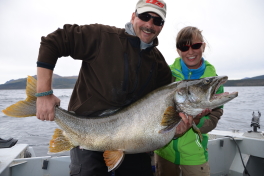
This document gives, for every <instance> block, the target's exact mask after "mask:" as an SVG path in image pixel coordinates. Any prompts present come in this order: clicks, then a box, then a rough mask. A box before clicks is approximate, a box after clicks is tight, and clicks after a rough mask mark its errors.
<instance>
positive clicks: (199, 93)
mask: <svg viewBox="0 0 264 176" xmlns="http://www.w3.org/2000/svg"><path fill="white" fill-rule="evenodd" d="M226 80H227V77H226V76H222V77H220V76H218V77H210V78H203V79H199V80H188V81H179V82H174V83H171V84H168V85H166V86H163V87H160V88H158V89H156V90H154V91H152V92H151V93H149V94H147V95H146V96H144V97H143V98H141V99H139V100H138V101H136V102H135V103H133V104H131V105H129V106H127V107H124V108H123V109H121V110H119V111H117V112H116V113H115V114H112V115H109V116H106V117H89V118H88V117H82V116H77V115H76V114H74V113H71V112H68V111H66V110H64V109H62V108H60V107H56V108H55V122H56V123H57V124H58V126H59V127H60V128H61V129H62V130H61V129H56V130H55V132H54V135H53V138H52V140H51V141H50V146H49V152H50V153H57V152H62V151H67V150H70V149H71V148H73V147H75V146H81V147H82V148H84V149H87V150H94V151H103V152H104V154H103V156H104V160H105V163H106V165H107V166H108V170H109V171H111V170H113V169H116V168H117V167H118V166H119V165H120V164H121V163H122V160H123V158H124V156H125V154H133V153H142V152H148V151H153V150H156V149H158V148H161V147H163V146H165V145H166V144H168V143H169V142H170V141H171V140H172V138H173V137H174V135H175V130H176V126H177V125H178V124H179V122H180V121H181V118H180V117H179V116H178V112H177V111H181V112H184V113H186V114H187V115H193V116H195V115H197V114H199V113H201V112H202V111H203V110H204V109H206V108H210V109H213V108H216V107H219V106H221V105H223V104H224V103H226V102H228V101H230V100H232V99H233V98H235V97H237V95H238V93H237V92H235V93H231V94H229V93H223V94H220V95H218V96H215V92H216V90H217V88H218V87H219V86H220V85H221V84H223V83H224V82H226ZM35 93H36V79H35V78H33V77H30V76H29V77H28V78H27V87H26V94H27V98H26V99H25V100H24V101H19V102H17V103H15V104H13V105H11V106H9V107H7V108H6V109H4V110H3V113H4V114H6V115H8V116H13V117H28V116H35V115H36V97H35Z"/></svg>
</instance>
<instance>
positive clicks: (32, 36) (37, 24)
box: [0, 0, 264, 84]
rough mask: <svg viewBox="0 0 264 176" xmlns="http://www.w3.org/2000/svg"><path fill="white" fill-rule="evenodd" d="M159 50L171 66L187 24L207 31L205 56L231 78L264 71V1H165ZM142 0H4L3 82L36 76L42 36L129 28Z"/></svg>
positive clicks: (65, 61)
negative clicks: (75, 29) (91, 27)
mask: <svg viewBox="0 0 264 176" xmlns="http://www.w3.org/2000/svg"><path fill="white" fill-rule="evenodd" d="M165 2H166V3H167V17H166V22H165V25H164V27H163V29H162V31H161V33H160V35H159V36H158V39H159V46H158V49H159V50H160V51H161V52H162V54H163V56H164V58H165V59H166V61H167V63H168V64H169V65H170V64H172V63H173V62H174V59H175V58H176V57H178V53H177V52H176V47H175V43H176V42H175V38H176V36H177V33H178V32H179V30H180V29H182V28H183V27H185V26H195V27H198V28H199V29H200V30H202V31H203V32H202V34H203V36H204V38H205V42H206V44H207V47H206V49H205V52H204V55H203V57H204V58H205V59H206V60H208V61H209V62H210V63H211V64H213V65H214V66H215V68H216V70H217V74H218V75H226V76H228V77H229V79H230V80H234V79H243V78H245V77H254V76H259V75H264V56H263V54H262V51H264V46H262V44H263V42H264V20H263V17H264V1H263V0H184V1H183V0H166V1H165ZM136 3H137V0H114V1H109V0H100V1H99V0H98V1H90V0H74V1H73V0H23V1H20V0H0V84H4V83H5V82H6V81H9V80H11V79H19V78H25V77H27V76H28V75H36V71H37V68H36V61H37V57H38V51H39V46H40V40H41V37H42V36H46V35H48V34H49V33H51V32H53V31H55V30H56V29H58V28H62V27H63V25H64V24H79V25H85V24H93V23H100V24H105V25H110V26H116V27H119V28H124V26H125V24H126V23H127V22H129V21H130V19H131V16H132V13H133V12H134V11H135V6H136ZM80 65H81V61H77V60H74V59H72V58H71V57H63V58H60V59H59V60H58V62H57V65H56V67H55V69H54V73H55V74H58V75H60V76H73V75H78V72H79V69H80Z"/></svg>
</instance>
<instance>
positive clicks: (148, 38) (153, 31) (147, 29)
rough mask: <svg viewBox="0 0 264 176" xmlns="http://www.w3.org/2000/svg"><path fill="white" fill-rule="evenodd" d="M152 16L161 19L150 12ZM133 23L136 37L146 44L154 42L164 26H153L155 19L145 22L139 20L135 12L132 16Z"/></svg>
mask: <svg viewBox="0 0 264 176" xmlns="http://www.w3.org/2000/svg"><path fill="white" fill-rule="evenodd" d="M148 13H149V14H150V15H152V16H156V17H159V15H157V14H156V13H152V12H148ZM131 23H132V24H133V28H134V31H135V33H136V35H137V36H138V37H139V38H140V40H142V41H143V42H145V43H150V42H152V41H153V40H154V39H155V38H156V37H157V36H158V35H159V33H160V31H161V29H162V27H163V26H156V25H154V24H153V19H152V18H151V19H150V20H149V21H147V22H145V21H142V20H141V19H139V18H138V17H137V16H136V13H135V12H134V13H133V14H132V19H131Z"/></svg>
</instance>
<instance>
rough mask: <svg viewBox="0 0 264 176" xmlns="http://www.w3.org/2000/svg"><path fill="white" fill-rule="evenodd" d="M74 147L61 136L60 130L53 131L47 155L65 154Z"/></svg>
mask: <svg viewBox="0 0 264 176" xmlns="http://www.w3.org/2000/svg"><path fill="white" fill-rule="evenodd" d="M73 147H74V146H73V145H72V143H71V142H70V140H69V139H68V138H67V137H66V136H65V135H64V134H63V131H62V130H61V129H58V128H57V129H55V131H54V134H53V136H52V139H51V140H50V143H49V153H58V152H65V151H68V150H70V149H72V148H73Z"/></svg>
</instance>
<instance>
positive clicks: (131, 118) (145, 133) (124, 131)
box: [55, 84, 176, 153]
mask: <svg viewBox="0 0 264 176" xmlns="http://www.w3.org/2000/svg"><path fill="white" fill-rule="evenodd" d="M170 86H171V88H168V87H166V88H162V89H158V90H156V91H154V92H152V93H151V94H150V95H148V96H145V97H144V98H142V99H141V100H139V101H137V102H135V103H134V104H132V105H131V106H129V107H127V108H124V109H123V110H120V111H119V112H117V113H115V114H114V115H111V116H109V117H99V118H79V117H76V116H75V115H74V114H70V113H69V112H67V111H65V110H63V109H61V108H56V113H55V121H56V123H57V124H58V125H59V126H60V127H61V128H62V129H63V130H64V132H65V133H66V136H67V137H68V138H69V139H70V141H71V142H72V143H73V144H74V145H76V146H81V147H83V148H84V149H88V150H94V151H105V150H124V151H125V153H140V152H146V151H153V150H155V149H157V148H160V147H163V146H164V145H166V144H167V143H168V142H169V141H170V140H171V139H172V138H173V136H174V133H175V130H171V131H169V132H167V133H163V134H161V133H159V131H160V130H161V129H163V128H164V126H161V120H162V118H163V114H164V112H165V110H166V109H167V107H169V106H174V103H173V94H174V91H172V90H175V86H176V84H171V85H170ZM173 88H174V89H173Z"/></svg>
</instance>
